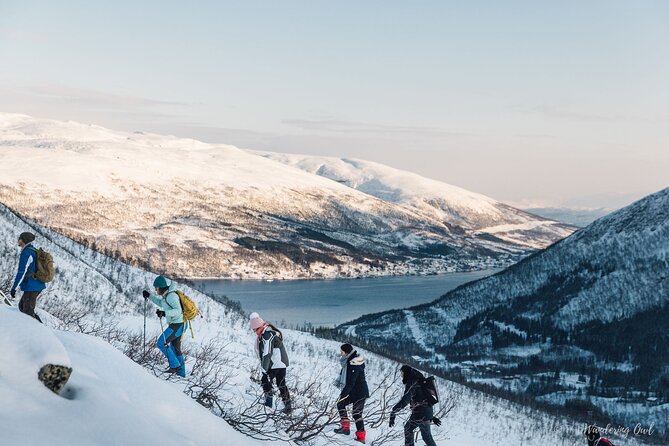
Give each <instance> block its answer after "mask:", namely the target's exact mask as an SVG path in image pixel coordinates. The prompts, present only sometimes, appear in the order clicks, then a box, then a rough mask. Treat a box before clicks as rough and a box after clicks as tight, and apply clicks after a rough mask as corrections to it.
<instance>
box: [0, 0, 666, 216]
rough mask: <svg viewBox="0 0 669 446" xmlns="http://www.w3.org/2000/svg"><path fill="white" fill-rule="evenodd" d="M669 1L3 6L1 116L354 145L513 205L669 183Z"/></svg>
mask: <svg viewBox="0 0 669 446" xmlns="http://www.w3.org/2000/svg"><path fill="white" fill-rule="evenodd" d="M668 83H669V2H666V1H644V0H629V1H616V0H607V1H596V0H592V1H587V2H583V1H560V2H551V1H543V2H537V1H530V0H528V1H513V0H511V1H503V2H501V1H493V0H490V1H476V0H473V1H468V2H461V1H445V0H444V1H420V2H416V1H404V2H397V1H364V2H360V1H355V2H353V1H337V2H326V1H306V0H305V1H290V0H286V1H244V2H239V1H234V2H232V1H230V2H228V1H211V2H210V1H198V2H177V1H144V0H143V1H141V2H137V1H133V2H130V1H122V0H117V1H113V2H111V1H110V2H90V1H88V2H86V1H67V0H65V1H62V2H51V1H32V0H0V111H5V112H18V113H27V114H30V115H33V116H35V117H39V118H52V119H61V120H67V119H71V120H76V121H81V122H85V123H94V124H99V125H102V126H105V127H109V128H112V129H118V130H128V131H147V132H155V133H161V134H172V135H177V136H183V137H191V138H196V139H200V140H203V141H207V142H216V143H226V144H234V145H237V146H239V147H242V148H249V149H259V150H270V151H277V152H287V153H305V154H314V155H327V156H335V157H347V158H361V159H367V160H372V161H377V162H381V163H384V164H388V165H390V166H393V167H397V168H401V169H406V170H410V171H413V172H416V173H419V174H421V175H424V176H427V177H430V178H434V179H437V180H441V181H444V182H447V183H450V184H454V185H457V186H460V187H464V188H466V189H469V190H472V191H476V192H480V193H483V194H486V195H489V196H491V197H494V198H496V199H499V200H503V201H506V202H509V203H512V204H515V205H519V206H527V207H537V206H567V207H575V208H597V207H610V208H615V207H619V206H623V205H626V204H628V203H629V202H631V201H633V200H635V199H637V198H640V197H642V196H644V195H647V194H648V193H651V192H654V191H657V190H659V189H662V188H664V187H667V186H669V173H668V172H669V147H668V146H669V85H668Z"/></svg>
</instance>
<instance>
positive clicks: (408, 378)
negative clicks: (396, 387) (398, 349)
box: [400, 365, 425, 384]
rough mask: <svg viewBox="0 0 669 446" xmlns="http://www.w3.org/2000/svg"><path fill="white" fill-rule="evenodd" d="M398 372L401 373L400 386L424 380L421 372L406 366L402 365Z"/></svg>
mask: <svg viewBox="0 0 669 446" xmlns="http://www.w3.org/2000/svg"><path fill="white" fill-rule="evenodd" d="M400 370H401V371H402V384H408V383H412V382H414V381H418V380H421V379H423V378H425V377H424V376H423V374H422V373H421V372H419V371H418V370H416V369H414V368H413V367H411V366H408V365H403V366H402V367H401V368H400Z"/></svg>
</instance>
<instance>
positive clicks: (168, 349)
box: [142, 276, 186, 377]
mask: <svg viewBox="0 0 669 446" xmlns="http://www.w3.org/2000/svg"><path fill="white" fill-rule="evenodd" d="M153 287H154V288H155V291H156V292H155V293H149V292H148V291H146V290H144V291H143V292H142V295H143V296H144V299H150V300H151V302H153V303H154V304H156V305H157V306H158V307H159V308H158V309H157V310H156V315H157V316H158V317H159V318H161V320H162V318H163V317H164V318H165V319H166V320H167V328H166V329H165V331H164V332H163V334H162V335H160V337H159V338H158V342H157V346H158V348H159V349H160V351H161V352H163V354H164V355H165V357H166V358H167V361H168V363H169V368H168V369H167V370H166V372H167V373H176V374H177V375H179V376H181V377H185V376H186V361H185V359H184V355H183V352H182V351H181V338H182V336H183V334H184V331H185V324H184V318H183V311H182V309H181V302H180V300H179V295H178V294H177V292H176V291H177V287H176V283H174V282H171V284H168V283H167V279H166V278H165V277H163V276H158V277H156V280H154V281H153Z"/></svg>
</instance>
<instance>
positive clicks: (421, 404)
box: [389, 365, 441, 446]
mask: <svg viewBox="0 0 669 446" xmlns="http://www.w3.org/2000/svg"><path fill="white" fill-rule="evenodd" d="M400 372H401V374H402V383H403V384H404V396H402V399H401V400H400V401H399V402H398V403H397V404H395V405H394V406H393V411H392V413H391V414H390V423H389V424H390V427H393V426H394V425H395V417H396V415H397V412H399V411H400V410H402V409H403V408H404V407H406V405H407V404H409V407H410V408H411V417H410V418H409V420H408V421H407V422H406V423H405V424H404V444H405V446H413V445H414V440H413V433H414V431H415V430H416V428H419V429H420V434H421V436H422V437H423V441H425V444H426V445H427V446H437V444H436V443H435V442H434V439H433V438H432V431H431V430H430V423H434V424H436V425H437V426H440V425H441V420H439V418H437V417H435V416H434V413H433V410H432V406H431V405H430V404H429V403H428V400H427V395H426V393H425V390H424V389H423V387H422V382H423V379H424V378H425V377H424V376H423V374H422V373H420V372H419V371H418V370H416V369H414V368H412V367H409V366H408V365H403V366H402V367H401V368H400Z"/></svg>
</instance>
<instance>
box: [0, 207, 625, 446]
mask: <svg viewBox="0 0 669 446" xmlns="http://www.w3.org/2000/svg"><path fill="white" fill-rule="evenodd" d="M23 230H31V231H33V232H35V233H37V234H38V235H39V243H38V245H39V246H41V247H44V248H46V249H47V250H48V251H49V252H51V253H52V254H53V255H54V258H55V261H56V265H57V267H58V276H57V280H56V281H55V282H54V283H53V284H51V285H50V287H49V288H48V289H47V290H46V292H45V293H44V294H43V295H42V296H41V297H40V302H39V303H38V306H39V307H44V306H46V305H53V306H55V307H56V308H63V307H64V308H67V309H68V310H72V311H74V310H76V309H79V308H81V309H84V310H85V311H86V312H87V314H89V315H90V317H91V318H92V319H93V321H99V320H107V321H113V322H114V323H115V324H116V325H117V326H118V328H121V329H127V330H131V331H133V332H134V333H136V334H141V332H142V327H143V318H142V303H143V300H142V298H141V290H142V289H143V288H150V286H151V282H152V280H153V278H154V277H155V275H154V274H152V273H148V272H146V271H142V270H140V269H137V268H133V267H130V266H128V265H125V264H123V263H121V262H118V261H116V260H113V259H111V258H108V257H105V256H103V255H101V254H99V253H96V252H93V251H91V250H89V249H87V248H85V247H84V246H82V245H79V244H76V243H74V242H72V241H71V240H69V239H67V238H66V237H63V236H62V235H58V234H56V233H54V232H53V231H50V230H48V229H45V228H43V227H40V226H38V225H35V224H34V223H32V222H29V221H24V220H21V219H19V218H18V217H17V216H15V215H14V214H12V213H10V212H8V211H3V208H2V207H0V239H4V240H10V239H12V238H14V236H15V234H16V233H19V232H21V231H23ZM16 258H17V252H16V250H14V249H11V248H9V247H8V246H6V245H2V244H0V272H2V274H4V275H7V276H8V275H11V273H12V272H13V271H14V270H15V268H16ZM180 289H182V290H183V291H185V292H186V293H187V294H188V295H189V296H191V297H192V298H193V299H194V300H195V301H196V303H197V304H198V307H199V308H200V310H201V311H202V313H203V315H204V320H198V321H197V323H196V324H195V326H194V328H195V338H194V339H193V338H191V337H190V334H186V336H185V338H184V349H185V350H186V351H189V352H191V354H188V355H187V367H188V369H189V370H192V366H193V361H194V357H193V354H192V352H195V351H197V349H199V348H202V347H203V346H207V345H219V346H224V354H225V355H226V356H225V357H224V359H225V361H224V363H223V364H222V365H221V368H220V372H221V373H223V374H230V378H229V381H227V382H226V385H225V387H224V388H223V389H222V391H221V395H222V397H223V400H224V404H225V406H224V408H225V410H227V411H232V410H235V409H236V408H245V407H253V405H254V404H256V403H257V400H256V398H257V395H258V393H259V392H260V389H259V387H258V385H257V384H256V383H253V382H251V381H250V380H249V374H250V373H251V371H253V370H257V368H258V360H257V357H256V354H255V351H254V349H253V344H254V340H253V335H252V333H251V332H250V331H249V330H248V325H247V324H248V322H247V321H248V319H247V317H245V316H240V315H239V314H237V313H235V312H233V311H230V309H229V308H227V307H226V306H224V305H222V304H220V303H217V302H215V301H213V300H212V299H210V298H209V297H207V296H205V295H203V294H201V293H198V292H197V291H195V290H192V289H190V288H189V287H187V286H185V285H183V286H180ZM8 311H12V312H15V310H8ZM148 315H149V316H150V317H148V319H147V335H148V338H149V339H156V337H157V335H158V333H159V330H160V324H159V322H158V319H157V318H156V317H155V316H153V309H151V308H150V309H149V312H148ZM17 316H20V317H21V318H22V319H24V320H27V321H28V322H30V323H32V326H34V327H37V328H39V329H42V328H43V327H40V326H39V325H38V324H36V323H34V321H31V320H30V319H27V318H26V317H25V316H22V315H17ZM261 316H262V317H263V318H264V319H266V320H269V321H270V322H275V321H273V320H272V315H271V314H261ZM53 322H54V324H55V323H57V321H55V320H54V321H53ZM0 324H4V320H0ZM283 332H284V335H285V339H286V348H287V350H288V355H289V358H290V361H291V366H290V367H289V369H288V383H289V385H290V386H291V388H297V386H299V385H300V384H306V383H308V382H310V380H312V379H315V380H316V382H317V383H325V386H324V389H323V393H322V394H321V398H322V401H336V399H337V396H338V391H339V390H338V389H336V388H335V387H334V386H328V385H327V383H330V382H332V381H333V380H334V379H335V377H336V376H337V374H338V373H339V362H338V358H337V356H338V351H339V346H340V343H339V342H336V341H329V340H323V339H319V338H316V337H315V336H313V335H310V334H307V333H302V332H298V331H294V330H283ZM55 333H56V337H57V338H58V340H59V341H60V343H61V344H62V345H63V346H64V348H65V350H66V352H67V355H68V356H69V358H70V362H71V364H72V367H73V368H74V373H73V375H72V378H71V382H70V383H69V384H68V386H67V388H66V392H64V395H66V396H68V398H71V399H70V400H67V399H65V398H61V397H58V396H56V395H54V394H52V393H51V392H50V391H48V390H46V389H43V386H42V385H41V383H40V384H39V386H36V387H35V388H34V389H32V390H26V389H21V388H20V386H17V385H15V383H10V382H6V383H5V382H4V381H3V379H4V378H3V377H4V375H2V376H0V398H2V401H3V402H5V401H14V400H15V399H16V400H19V401H22V402H23V403H21V405H19V406H16V407H20V408H21V410H18V411H17V410H14V408H13V407H12V405H11V404H5V405H3V408H2V409H0V423H2V422H3V421H4V420H7V421H8V422H9V423H11V424H10V426H11V427H10V428H6V427H5V426H4V425H1V426H0V427H2V431H0V432H5V431H7V432H10V433H8V434H7V437H5V436H3V437H2V438H3V440H4V439H5V438H8V439H10V440H12V441H8V442H7V444H22V445H23V444H28V446H32V445H33V444H34V445H35V446H38V445H39V446H43V445H45V444H49V445H50V444H54V445H58V446H60V445H61V444H63V445H72V446H80V445H81V446H83V445H97V444H129V445H130V444H160V445H163V444H167V445H170V444H176V442H177V439H178V440H179V443H180V444H186V445H188V444H197V445H198V446H199V445H204V446H208V445H210V444H211V445H217V444H223V443H224V444H230V445H231V446H246V445H255V444H260V443H259V442H255V441H253V440H250V439H248V438H246V437H242V436H240V435H239V434H238V433H236V432H234V431H232V430H231V429H230V428H229V426H228V425H227V424H226V423H225V422H224V421H223V420H222V419H221V418H219V417H217V416H213V415H210V414H209V413H208V412H207V411H206V410H205V409H203V408H202V407H200V406H199V405H197V404H196V403H195V402H193V400H191V399H189V398H187V397H185V396H184V395H183V394H182V393H181V391H183V390H184V388H185V387H186V386H187V385H188V383H187V382H184V381H182V380H176V381H175V380H172V381H170V382H169V383H166V382H164V381H162V380H161V379H159V378H156V377H154V376H153V375H152V374H151V373H148V372H147V371H146V370H145V369H142V368H141V367H140V366H138V365H136V364H134V363H132V362H131V361H129V360H128V359H127V358H125V357H124V356H123V355H122V354H121V353H120V352H118V351H117V350H116V349H114V348H112V347H110V346H109V345H108V344H106V343H105V342H103V341H102V340H100V339H95V338H92V337H90V336H85V335H80V334H76V333H70V332H58V331H56V332H55ZM20 335H21V334H19V336H20ZM7 339H10V338H7ZM119 347H122V346H119ZM359 350H360V351H361V353H362V354H363V356H365V358H367V369H366V374H367V380H368V383H369V385H370V388H372V389H374V388H376V387H377V386H379V385H381V384H382V383H383V386H384V387H383V388H388V389H389V390H390V391H392V392H401V389H402V384H401V382H400V381H399V380H394V381H393V380H392V379H390V380H389V381H384V379H385V378H384V377H385V376H386V375H387V373H389V372H390V373H393V372H394V371H397V370H398V369H399V367H400V364H399V363H398V362H395V361H392V360H390V359H387V358H384V357H382V356H379V355H376V354H374V353H371V352H369V351H366V350H362V349H359ZM27 375H28V373H26V376H27ZM438 386H439V389H440V394H441V395H442V398H443V399H444V400H445V401H453V402H454V403H455V408H454V409H453V411H452V412H451V413H450V414H449V415H448V417H447V418H445V421H444V426H442V427H441V428H439V429H435V430H434V433H435V436H436V438H437V443H438V444H458V445H462V446H487V445H489V444H490V438H492V437H494V438H498V437H499V435H498V434H499V432H504V433H505V435H504V437H503V438H502V437H499V442H498V444H499V446H517V445H519V444H542V443H547V442H550V441H552V440H554V439H555V438H556V435H558V438H560V444H564V445H566V446H572V445H573V446H577V445H580V444H582V437H581V436H580V434H579V423H577V422H575V421H574V420H569V419H565V418H558V417H554V416H551V415H547V414H545V413H542V412H539V411H535V410H532V409H529V408H526V407H523V406H521V405H518V404H514V403H511V402H509V401H506V400H504V399H500V398H495V397H492V396H489V395H485V394H483V393H481V392H477V391H474V390H471V389H469V388H466V387H464V386H460V385H458V384H455V383H453V382H450V381H446V380H443V379H438ZM33 391H34V392H33ZM45 394H46V395H47V396H46V397H44V398H46V400H43V399H42V397H43V396H44V395H45ZM382 397H383V396H382V395H381V393H380V392H379V391H377V392H376V393H374V394H373V395H372V398H370V400H369V401H368V403H369V404H368V406H370V407H371V406H372V405H373V404H375V403H377V402H378V401H379V399H380V398H382ZM294 398H295V399H296V400H297V404H296V407H301V406H302V405H304V404H306V403H307V402H306V401H304V399H303V398H304V397H303V396H302V395H301V394H300V393H299V392H297V393H295V394H294ZM45 401H46V402H45ZM175 407H177V408H178V409H174V408H175ZM119 412H120V413H119ZM26 414H30V416H29V417H27V416H26ZM54 414H56V415H55V416H54ZM184 414H187V415H184ZM184 416H186V417H191V418H187V420H188V422H189V423H190V424H191V425H193V426H196V427H197V429H196V428H193V432H188V431H187V433H188V438H189V439H187V440H184V441H183V443H182V442H181V440H182V439H183V437H184V436H186V435H185V434H183V435H182V434H179V433H178V432H176V433H175V431H174V430H175V428H174V423H173V422H174V421H175V420H176V419H182V420H183V418H184ZM406 416H407V411H404V412H402V414H401V415H400V416H399V417H398V426H396V427H395V430H394V431H393V432H394V433H395V434H396V436H395V438H394V439H393V440H389V441H387V442H385V443H384V446H401V445H402V444H403V440H402V431H401V424H402V423H403V420H404V419H405V418H406ZM49 417H52V418H54V419H49ZM89 417H90V418H89ZM92 418H94V419H92ZM100 420H104V421H100ZM107 420H108V421H107ZM33 422H34V423H35V426H38V424H36V423H37V422H39V423H40V424H39V428H38V429H35V428H34V427H33ZM42 426H43V427H42ZM386 426H387V424H386V422H380V423H379V424H378V425H374V426H371V425H370V426H369V428H368V438H369V441H368V444H372V443H371V442H372V441H374V440H375V439H378V437H379V436H380V435H381V434H383V433H384V432H386V431H387V427H386ZM555 426H559V427H560V429H561V430H563V431H564V432H560V433H559V434H556V433H555V430H554V428H555ZM333 427H334V426H333ZM27 431H29V432H33V431H35V432H34V433H32V434H31V435H34V439H35V442H34V443H30V442H28V443H26V442H21V441H19V439H21V440H24V439H25V432H27ZM329 432H330V427H329V426H326V430H325V433H323V434H319V435H318V436H317V437H316V438H315V439H314V441H313V442H312V445H309V446H332V445H333V444H335V443H334V442H333V441H332V434H331V433H329ZM163 433H165V434H166V436H165V438H163V437H162V434H163ZM528 433H531V436H529V437H528V435H529V434H528ZM168 434H169V435H168ZM172 434H174V435H175V436H174V437H171V435H172ZM21 435H24V437H21ZM73 436H74V437H73ZM131 437H132V438H131ZM32 438H33V437H31V439H32ZM107 438H109V439H110V441H107ZM349 440H350V439H349ZM189 441H190V442H189ZM222 442H223V443H222ZM277 443H278V444H288V443H287V442H281V441H277ZM3 444H4V443H3ZM263 444H267V443H263ZM631 444H637V443H634V442H633V443H631Z"/></svg>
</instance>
